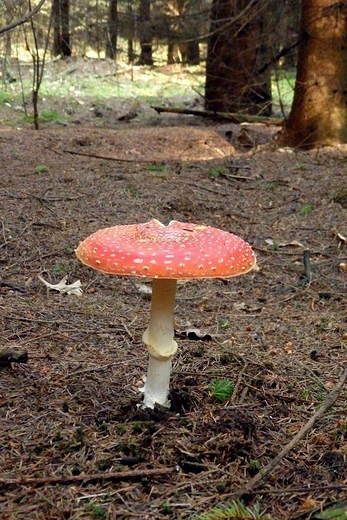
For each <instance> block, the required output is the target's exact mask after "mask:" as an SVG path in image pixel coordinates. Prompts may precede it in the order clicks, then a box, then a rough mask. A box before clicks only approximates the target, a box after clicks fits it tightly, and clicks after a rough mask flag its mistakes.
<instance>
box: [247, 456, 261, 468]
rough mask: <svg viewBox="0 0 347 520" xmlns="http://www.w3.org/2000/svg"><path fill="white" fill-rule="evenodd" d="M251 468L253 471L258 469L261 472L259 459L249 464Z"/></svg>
mask: <svg viewBox="0 0 347 520" xmlns="http://www.w3.org/2000/svg"><path fill="white" fill-rule="evenodd" d="M249 467H250V468H251V469H257V470H259V469H260V462H259V460H257V459H252V460H251V462H250V463H249Z"/></svg>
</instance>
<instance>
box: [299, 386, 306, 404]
mask: <svg viewBox="0 0 347 520" xmlns="http://www.w3.org/2000/svg"><path fill="white" fill-rule="evenodd" d="M307 398H308V390H307V388H304V390H302V391H301V392H300V399H302V400H303V401H305V400H306V399H307Z"/></svg>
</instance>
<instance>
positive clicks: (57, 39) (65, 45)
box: [52, 0, 71, 57]
mask: <svg viewBox="0 0 347 520" xmlns="http://www.w3.org/2000/svg"><path fill="white" fill-rule="evenodd" d="M52 23H53V47H52V54H53V56H62V57H67V56H71V45H70V1H69V0H53V1H52Z"/></svg>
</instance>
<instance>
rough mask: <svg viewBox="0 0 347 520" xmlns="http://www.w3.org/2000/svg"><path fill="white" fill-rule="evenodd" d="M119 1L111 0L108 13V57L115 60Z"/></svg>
mask: <svg viewBox="0 0 347 520" xmlns="http://www.w3.org/2000/svg"><path fill="white" fill-rule="evenodd" d="M117 3H118V2H117V0H109V11H108V38H107V44H106V57H107V58H111V60H115V59H116V57H117V30H118V6H117Z"/></svg>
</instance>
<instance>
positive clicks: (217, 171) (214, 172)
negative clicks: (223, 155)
mask: <svg viewBox="0 0 347 520" xmlns="http://www.w3.org/2000/svg"><path fill="white" fill-rule="evenodd" d="M225 173H226V169H225V168H223V167H220V168H211V169H210V170H208V172H207V175H208V177H210V178H211V179H218V177H219V176H220V175H224V174H225Z"/></svg>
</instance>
